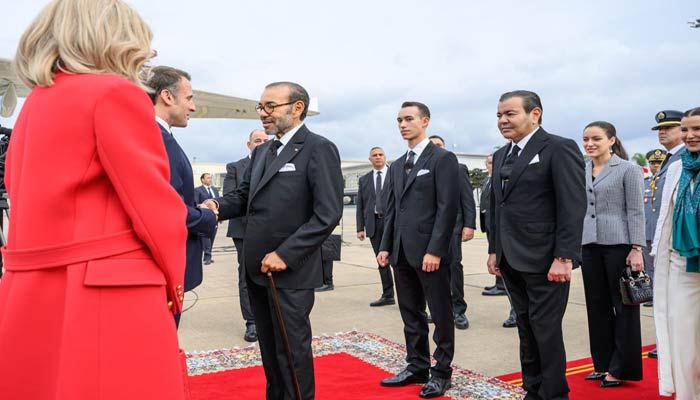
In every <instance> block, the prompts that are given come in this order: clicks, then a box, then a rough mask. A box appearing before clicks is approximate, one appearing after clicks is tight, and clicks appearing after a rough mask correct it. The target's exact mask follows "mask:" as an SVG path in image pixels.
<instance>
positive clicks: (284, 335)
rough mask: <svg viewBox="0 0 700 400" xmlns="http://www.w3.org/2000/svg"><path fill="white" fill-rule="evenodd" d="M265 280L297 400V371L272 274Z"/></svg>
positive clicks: (298, 394) (298, 392)
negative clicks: (273, 306)
mask: <svg viewBox="0 0 700 400" xmlns="http://www.w3.org/2000/svg"><path fill="white" fill-rule="evenodd" d="M267 279H268V280H269V281H270V291H271V292H272V301H273V302H274V303H275V311H277V321H278V322H279V324H280V330H281V331H282V332H281V333H282V340H283V341H284V351H285V352H286V353H287V362H288V363H289V369H290V370H291V371H292V382H293V383H294V390H295V391H296V395H297V400H302V399H301V389H300V388H299V378H297V371H296V370H295V369H294V359H293V358H292V349H291V348H290V346H289V336H287V327H286V325H285V324H284V319H283V318H282V308H281V307H280V298H279V296H278V295H277V287H276V286H275V280H274V279H273V278H272V272H271V271H267Z"/></svg>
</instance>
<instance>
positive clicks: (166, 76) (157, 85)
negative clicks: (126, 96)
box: [144, 65, 192, 105]
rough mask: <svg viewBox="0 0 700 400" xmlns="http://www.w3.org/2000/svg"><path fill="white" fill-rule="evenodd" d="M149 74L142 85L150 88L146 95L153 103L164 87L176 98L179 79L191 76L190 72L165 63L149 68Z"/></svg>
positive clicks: (189, 78)
mask: <svg viewBox="0 0 700 400" xmlns="http://www.w3.org/2000/svg"><path fill="white" fill-rule="evenodd" d="M149 75H150V76H149V78H148V80H146V82H144V85H145V86H147V87H148V88H149V89H150V90H149V91H148V96H149V97H150V98H151V101H152V102H153V104H154V105H155V104H156V100H158V96H159V95H160V92H162V91H163V90H166V89H167V90H168V91H169V92H170V93H172V95H173V97H175V99H177V91H178V84H179V83H180V79H182V78H185V79H187V80H188V81H191V80H192V77H190V74H188V73H187V72H185V71H183V70H181V69H177V68H173V67H168V66H165V65H161V66H158V67H153V68H151V70H150V71H149Z"/></svg>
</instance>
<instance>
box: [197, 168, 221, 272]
mask: <svg viewBox="0 0 700 400" xmlns="http://www.w3.org/2000/svg"><path fill="white" fill-rule="evenodd" d="M199 181H200V182H202V184H201V185H200V186H197V187H196V188H194V201H195V202H196V203H197V204H202V203H204V202H205V201H207V200H209V199H213V198H216V197H219V189H217V188H215V187H214V186H212V185H211V174H210V173H207V172H205V173H203V174H202V175H201V176H200V177H199ZM218 228H219V224H217V226H216V229H214V232H213V233H212V234H211V235H210V236H201V238H200V239H201V241H202V252H203V253H204V265H209V264H211V263H213V262H214V260H213V259H212V258H211V249H212V247H214V239H215V238H216V231H218Z"/></svg>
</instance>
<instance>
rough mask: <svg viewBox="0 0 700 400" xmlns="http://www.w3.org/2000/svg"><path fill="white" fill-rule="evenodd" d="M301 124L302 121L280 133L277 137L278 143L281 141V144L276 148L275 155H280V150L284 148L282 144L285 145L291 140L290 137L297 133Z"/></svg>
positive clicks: (302, 124)
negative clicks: (280, 135)
mask: <svg viewBox="0 0 700 400" xmlns="http://www.w3.org/2000/svg"><path fill="white" fill-rule="evenodd" d="M302 126H304V123H303V122H302V123H301V124H299V125H297V126H295V127H294V128H292V129H290V130H289V132H287V133H285V134H284V135H282V137H281V138H279V141H280V143H282V146H280V147H279V148H277V155H280V152H281V151H282V149H283V148H284V146H286V145H287V143H289V141H290V140H292V138H293V137H294V134H295V133H297V131H298V130H299V129H300V128H301V127H302Z"/></svg>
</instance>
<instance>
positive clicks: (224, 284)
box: [179, 206, 655, 376]
mask: <svg viewBox="0 0 700 400" xmlns="http://www.w3.org/2000/svg"><path fill="white" fill-rule="evenodd" d="M227 226H228V225H227V222H223V223H222V224H221V225H220V226H219V230H218V233H217V237H216V240H215V242H214V251H213V259H214V263H212V264H210V265H205V266H204V282H203V283H202V285H201V286H199V287H197V288H196V289H195V290H194V291H191V292H188V293H186V295H185V308H186V309H187V311H186V312H185V313H184V314H183V316H182V320H181V323H180V329H179V337H180V345H181V347H182V348H183V349H185V351H187V352H198V351H206V350H214V349H223V348H234V347H245V346H250V345H251V344H250V343H248V342H246V341H244V340H243V334H244V332H245V321H244V320H243V317H242V316H241V311H240V306H239V298H238V273H237V261H236V252H235V247H234V246H233V241H232V240H231V238H228V237H226V230H227ZM341 232H342V239H343V246H342V250H341V261H336V262H335V263H334V268H333V282H334V284H335V290H333V291H328V292H321V293H316V301H315V304H314V308H313V311H312V313H311V325H312V329H313V334H314V335H315V336H319V335H323V334H334V333H340V332H348V331H353V330H356V331H361V332H370V333H374V334H377V335H380V336H382V337H384V338H386V339H389V340H392V341H394V342H396V343H400V344H403V343H404V336H403V323H402V321H401V316H400V315H399V309H398V305H391V306H383V307H369V303H370V302H372V301H374V300H377V299H378V298H379V296H380V295H381V283H380V280H379V273H378V272H377V264H376V260H375V257H374V253H373V251H372V245H371V244H370V242H369V239H366V240H364V241H360V240H359V239H357V236H356V225H355V208H354V207H347V206H346V207H345V209H344V213H343V221H342V224H341V226H338V228H336V232H335V233H338V234H340V233H341ZM487 249H488V243H487V241H486V237H485V235H484V234H481V233H478V234H477V235H476V237H475V238H474V239H473V240H471V241H469V242H466V243H463V244H462V252H463V260H462V264H463V265H464V285H465V288H464V293H465V298H466V301H467V303H468V305H469V306H468V309H467V317H468V318H469V322H470V326H469V329H466V330H456V331H455V332H456V333H455V340H456V345H455V357H454V361H453V363H454V364H455V365H457V366H459V367H462V368H466V369H469V370H472V371H475V372H480V373H483V374H486V375H489V376H499V375H503V374H507V373H510V372H516V371H519V370H520V362H519V358H518V355H519V340H518V331H517V328H503V327H502V326H501V324H502V323H503V321H504V320H505V319H506V318H507V317H508V312H509V310H510V306H509V303H508V299H507V298H506V297H505V296H495V297H493V296H483V295H482V294H481V292H482V290H483V289H484V286H489V285H493V283H494V277H493V276H492V275H489V273H488V271H487V269H486V259H487ZM641 323H642V343H643V344H644V345H647V344H652V343H654V342H655V335H654V320H653V313H652V310H651V308H647V307H642V308H641ZM432 329H433V326H432V325H431V331H432ZM431 337H432V335H431ZM564 340H565V344H566V352H567V359H568V360H576V359H580V358H584V357H589V356H590V352H589V345H588V323H587V317H586V305H585V300H584V292H583V280H582V277H581V271H580V269H577V270H574V273H573V278H572V281H571V292H570V295H569V303H568V306H567V310H566V315H565V317H564ZM430 348H431V352H432V351H433V350H434V348H435V344H434V343H433V342H432V341H431V343H430Z"/></svg>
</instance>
